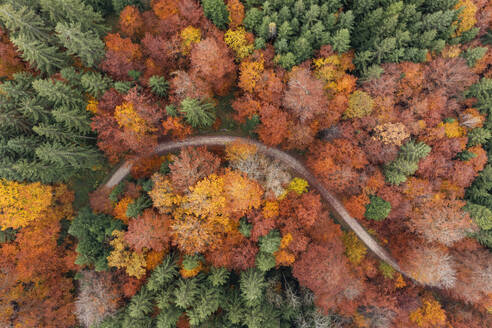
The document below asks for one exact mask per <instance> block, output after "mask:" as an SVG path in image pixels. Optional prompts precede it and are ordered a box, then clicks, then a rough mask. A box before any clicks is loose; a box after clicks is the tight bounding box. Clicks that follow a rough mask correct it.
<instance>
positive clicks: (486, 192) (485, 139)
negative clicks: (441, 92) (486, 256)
mask: <svg viewBox="0 0 492 328" xmlns="http://www.w3.org/2000/svg"><path fill="white" fill-rule="evenodd" d="M465 96H466V97H473V98H475V99H476V102H475V105H474V106H473V107H475V108H477V109H478V110H479V111H480V112H482V113H483V114H485V115H486V117H487V121H486V122H485V124H484V127H483V128H475V129H473V130H471V131H470V132H469V133H468V144H469V146H473V145H477V144H481V145H482V146H483V147H484V149H485V150H487V157H488V160H489V163H488V164H487V165H486V166H485V168H484V169H483V170H482V172H480V174H479V175H478V177H477V178H476V179H475V181H473V183H472V185H471V186H470V187H469V188H468V189H467V190H466V194H465V197H466V199H467V200H468V203H467V205H466V206H465V207H464V210H465V211H467V212H469V213H470V216H471V217H472V218H473V220H474V221H475V223H476V224H477V225H478V226H479V227H480V231H478V232H477V233H476V234H474V237H475V238H476V239H477V240H478V241H479V242H480V243H481V244H483V245H485V246H487V247H489V248H491V249H492V165H491V164H490V156H491V155H492V144H491V138H490V131H491V129H492V80H491V79H486V78H483V79H481V80H480V82H478V83H476V84H474V85H472V86H471V87H470V88H469V89H468V90H467V91H466V92H465Z"/></svg>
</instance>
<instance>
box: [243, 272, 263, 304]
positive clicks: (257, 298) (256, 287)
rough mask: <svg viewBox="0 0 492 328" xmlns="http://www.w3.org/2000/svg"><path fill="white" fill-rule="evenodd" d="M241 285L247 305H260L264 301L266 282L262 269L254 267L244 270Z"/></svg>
mask: <svg viewBox="0 0 492 328" xmlns="http://www.w3.org/2000/svg"><path fill="white" fill-rule="evenodd" d="M239 285H240V289H241V296H242V298H243V299H244V302H245V303H246V305H247V306H250V307H253V306H258V305H259V304H260V303H261V302H262V300H263V296H264V295H263V290H264V289H265V287H266V282H265V277H264V275H263V273H262V272H261V271H258V270H257V269H254V268H252V269H248V270H246V271H242V272H241V279H240V281H239Z"/></svg>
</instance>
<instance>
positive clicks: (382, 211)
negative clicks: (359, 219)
mask: <svg viewBox="0 0 492 328" xmlns="http://www.w3.org/2000/svg"><path fill="white" fill-rule="evenodd" d="M369 198H370V200H371V202H370V203H369V204H367V205H366V212H365V214H364V216H365V217H366V218H368V219H371V220H375V221H382V220H384V219H386V217H387V216H388V214H389V213H390V212H391V204H390V203H389V202H387V201H385V200H384V199H382V198H380V197H378V196H373V195H371V196H369Z"/></svg>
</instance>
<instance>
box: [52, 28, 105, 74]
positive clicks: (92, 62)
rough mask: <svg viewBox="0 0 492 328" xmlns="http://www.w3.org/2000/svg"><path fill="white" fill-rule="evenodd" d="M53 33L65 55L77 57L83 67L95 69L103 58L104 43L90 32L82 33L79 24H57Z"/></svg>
mask: <svg viewBox="0 0 492 328" xmlns="http://www.w3.org/2000/svg"><path fill="white" fill-rule="evenodd" d="M55 31H56V33H57V37H58V38H59V40H60V43H61V44H62V45H63V46H64V47H65V48H67V53H68V54H69V55H76V56H78V57H79V58H80V59H81V60H82V63H83V64H84V65H85V66H88V67H95V66H96V65H97V64H98V63H99V62H100V61H101V59H102V58H103V57H104V54H105V49H104V43H103V42H102V41H101V39H99V37H98V35H97V34H96V33H94V32H92V31H91V30H89V31H87V32H83V31H82V30H81V26H80V23H78V24H73V23H72V24H70V25H68V24H65V23H58V24H57V25H56V27H55Z"/></svg>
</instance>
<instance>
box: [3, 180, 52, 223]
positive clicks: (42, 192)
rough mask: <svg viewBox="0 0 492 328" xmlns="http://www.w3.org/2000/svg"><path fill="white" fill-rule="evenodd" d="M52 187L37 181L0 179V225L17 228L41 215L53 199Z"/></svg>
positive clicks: (39, 217) (37, 218)
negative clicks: (22, 181)
mask: <svg viewBox="0 0 492 328" xmlns="http://www.w3.org/2000/svg"><path fill="white" fill-rule="evenodd" d="M53 191H54V190H53V188H52V187H50V186H45V185H42V184H40V183H39V182H36V183H31V184H21V183H18V182H15V181H7V180H0V195H1V197H0V207H1V208H2V213H1V214H0V226H1V227H2V230H5V229H7V228H13V229H18V228H21V227H25V226H27V225H29V224H30V223H32V221H34V220H39V219H41V218H42V217H43V215H44V213H45V211H46V210H47V209H48V207H49V206H50V205H51V203H52V200H53Z"/></svg>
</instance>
